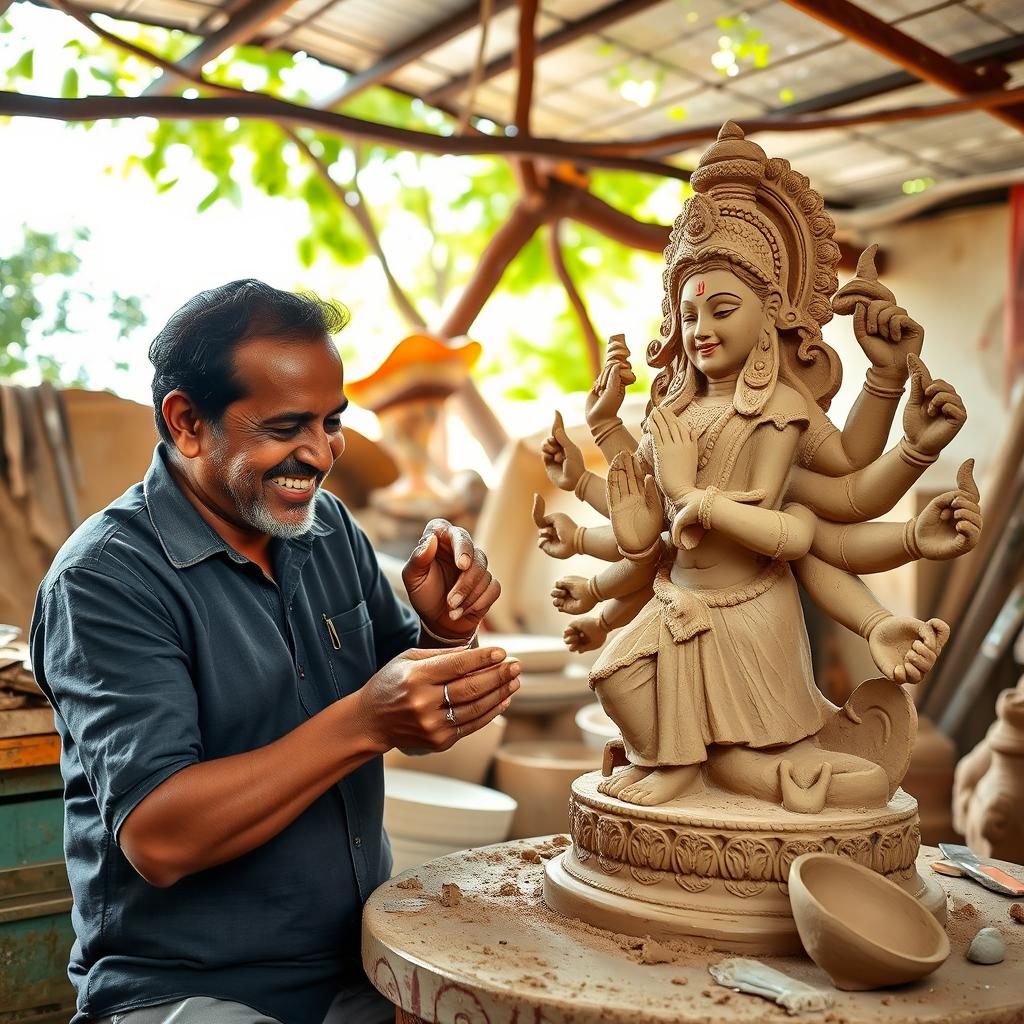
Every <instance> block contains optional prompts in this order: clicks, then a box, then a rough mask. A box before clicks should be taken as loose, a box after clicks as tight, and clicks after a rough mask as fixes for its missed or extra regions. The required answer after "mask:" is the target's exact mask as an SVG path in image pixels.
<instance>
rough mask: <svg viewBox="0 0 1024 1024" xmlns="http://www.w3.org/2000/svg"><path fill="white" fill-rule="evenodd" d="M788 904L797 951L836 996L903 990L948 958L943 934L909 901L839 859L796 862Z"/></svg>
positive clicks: (809, 857) (808, 857)
mask: <svg viewBox="0 0 1024 1024" xmlns="http://www.w3.org/2000/svg"><path fill="white" fill-rule="evenodd" d="M789 902H790V905H791V906H792V908H793V919H794V920H795V921H796V927H797V931H798V932H799V933H800V941H801V942H802V943H803V945H804V949H806V950H807V953H808V955H809V956H810V958H811V959H812V960H813V961H814V962H815V963H816V964H817V965H818V966H819V967H820V968H821V969H822V970H823V971H825V972H826V973H827V974H828V976H829V977H830V978H831V979H832V981H833V982H834V984H835V986H836V988H841V989H845V990H846V991H851V992H856V991H862V990H865V989H873V988H886V987H888V986H890V985H902V984H904V983H905V982H908V981H915V980H916V979H918V978H923V977H924V976H925V975H926V974H930V973H931V972H932V971H934V970H935V969H936V968H937V967H939V966H940V965H941V964H942V963H943V962H944V961H945V959H946V957H948V956H949V939H948V938H947V937H946V933H945V932H944V931H943V930H942V926H941V925H940V924H939V923H938V921H936V920H935V918H934V917H933V916H932V915H931V914H930V913H929V912H928V911H927V910H925V908H924V907H923V906H922V905H921V904H920V903H918V901H917V900H916V899H914V897H913V896H911V895H910V894H909V893H908V892H905V891H904V890H903V889H901V888H900V887H899V886H898V885H896V883H895V882H890V881H889V879H887V878H885V877H884V876H882V875H880V874H878V873H877V872H875V871H872V870H871V869H870V868H866V867H864V866H862V865H861V864H857V863H855V862H854V861H852V860H849V859H847V858H846V857H837V856H836V855H835V854H831V853H805V854H803V855H802V856H800V857H797V858H796V860H794V861H793V865H792V867H791V868H790V869H789Z"/></svg>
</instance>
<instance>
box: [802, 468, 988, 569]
mask: <svg viewBox="0 0 1024 1024" xmlns="http://www.w3.org/2000/svg"><path fill="white" fill-rule="evenodd" d="M973 468H974V460H973V459H969V460H968V461H967V462H965V463H964V464H963V465H962V466H961V467H960V469H959V471H958V473H957V487H956V489H955V490H952V491H946V492H945V493H944V494H940V495H939V496H938V497H937V498H933V499H932V500H931V501H930V502H929V503H928V505H927V506H926V507H925V509H924V511H923V512H922V513H921V514H920V515H919V516H915V517H914V518H913V519H910V520H908V521H907V522H905V523H854V524H852V525H848V524H845V523H832V522H828V521H826V520H823V519H817V520H816V523H815V524H814V527H813V528H814V542H813V543H812V545H811V554H813V555H815V556H817V557H818V558H822V559H824V560H825V561H826V562H828V563H829V564H831V565H834V566H836V567H838V568H840V569H844V570H846V571H847V572H853V573H857V574H864V573H874V572H885V571H886V570H887V569H895V568H896V567H897V566H900V565H905V564H906V563H907V562H912V561H916V560H917V559H919V558H927V559H931V560H933V561H944V560H946V559H949V558H957V557H958V556H960V555H963V554H966V553H967V552H968V551H970V550H971V549H972V548H973V547H974V546H975V545H976V544H977V543H978V538H979V536H980V534H981V525H982V518H981V506H980V504H979V494H978V488H977V485H976V484H975V482H974V477H973V475H972V470H973ZM797 508H799V506H793V507H791V508H790V509H789V510H791V511H794V512H795V511H796V509H797ZM798 514H801V515H803V516H811V515H812V514H811V513H809V512H807V511H806V510H804V511H803V512H802V513H798Z"/></svg>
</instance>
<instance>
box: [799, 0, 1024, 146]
mask: <svg viewBox="0 0 1024 1024" xmlns="http://www.w3.org/2000/svg"><path fill="white" fill-rule="evenodd" d="M785 2H786V3H787V4H789V6H790V7H795V8H796V9H797V10H798V11H802V12H803V13H804V14H807V15H809V16H810V17H812V18H814V20H815V21H819V22H821V23H822V24H824V25H828V26H829V28H832V29H835V31H837V32H839V33H841V34H842V35H844V36H846V38H847V39H850V40H852V41H853V42H855V43H859V44H860V45H861V46H864V47H867V48H868V49H869V50H873V51H874V52H875V53H878V54H880V55H881V56H883V57H885V58H886V59H887V60H891V61H893V63H895V64H898V65H899V66H900V67H902V68H904V69H905V70H906V71H909V72H911V74H914V75H916V76H917V77H918V78H920V79H921V80H922V81H925V82H931V83H932V84H933V85H937V86H939V87H940V88H943V89H946V90H948V91H949V92H952V93H953V94H954V95H957V96H970V95H972V94H973V93H977V92H986V91H988V90H991V89H993V88H1000V87H1002V86H1003V85H1004V84H1005V83H1006V81H1007V80H1008V79H1009V75H1008V73H1007V72H1006V69H1005V68H1001V67H998V66H996V65H986V66H983V67H980V68H972V67H967V66H965V65H963V64H958V63H957V62H956V61H955V60H953V59H952V58H950V57H947V56H946V55H945V54H944V53H940V52H939V51H938V50H933V49H932V48H931V47H930V46H927V45H926V44H924V43H922V42H921V41H920V40H918V39H915V38H914V37H913V36H909V35H907V33H906V32H903V31H901V30H900V29H898V28H896V27H895V26H893V25H890V24H888V22H885V21H882V19H881V18H878V17H876V16H875V15H874V14H871V13H869V12H868V11H866V10H864V9H863V8H862V7H858V6H857V5H856V4H853V3H850V0H785ZM991 113H992V116H993V117H998V118H999V119H1000V120H1001V121H1004V122H1005V123H1006V124H1009V125H1012V126H1013V127H1014V128H1016V129H1018V130H1019V131H1024V108H1022V107H1006V108H998V109H993V110H992V111H991Z"/></svg>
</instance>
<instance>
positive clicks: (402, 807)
mask: <svg viewBox="0 0 1024 1024" xmlns="http://www.w3.org/2000/svg"><path fill="white" fill-rule="evenodd" d="M515 812H516V802H515V800H513V799H512V798H511V797H509V796H506V795H505V794H504V793H499V792H497V790H493V789H487V788H486V787H484V786H476V785H474V784H473V783H470V782H462V781H461V780H459V779H448V778H445V777H444V776H441V775H428V774H426V773H425V772H411V771H406V770H404V769H401V768H388V769H386V770H385V772H384V827H385V828H386V829H387V830H388V835H389V836H390V838H391V852H392V854H393V855H394V860H395V863H394V872H395V874H398V873H399V872H400V871H405V870H406V869H408V868H411V867H415V866H416V865H417V864H422V863H423V862H424V861H428V860H433V859H434V858H435V857H443V856H444V855H445V854H448V853H454V852H455V851H456V850H465V849H466V848H467V847H471V846H488V845H489V844H491V843H500V842H502V840H504V839H506V838H507V837H508V833H509V828H510V827H511V824H512V816H513V815H514V814H515Z"/></svg>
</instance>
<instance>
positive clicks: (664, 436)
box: [647, 407, 697, 504]
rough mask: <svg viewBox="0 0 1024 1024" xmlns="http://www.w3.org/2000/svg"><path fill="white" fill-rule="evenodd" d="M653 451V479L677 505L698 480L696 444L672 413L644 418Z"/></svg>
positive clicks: (664, 412) (654, 414) (659, 410)
mask: <svg viewBox="0 0 1024 1024" xmlns="http://www.w3.org/2000/svg"><path fill="white" fill-rule="evenodd" d="M647 430H648V431H649V432H650V435H651V441H652V443H653V448H654V476H655V479H656V480H657V481H658V487H659V488H661V493H662V494H664V495H665V497H666V498H668V499H670V500H671V501H673V502H675V503H676V504H678V503H679V502H681V501H682V500H683V498H684V497H685V495H686V494H687V492H689V491H692V490H693V487H694V481H695V480H696V479H697V442H696V441H695V440H694V439H693V437H692V436H691V434H690V431H689V429H688V428H687V427H686V426H685V425H684V424H683V422H682V421H681V420H680V419H679V417H678V416H676V415H675V414H674V413H670V412H666V411H665V410H664V409H662V408H660V407H659V408H657V409H655V410H654V411H653V412H652V413H651V415H650V416H648V417H647Z"/></svg>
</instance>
